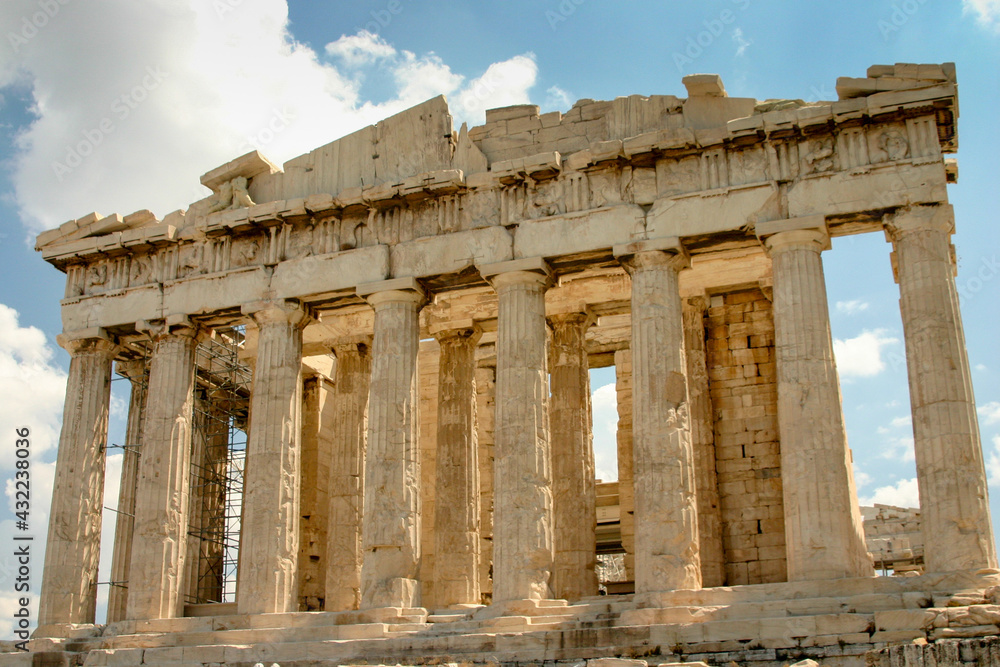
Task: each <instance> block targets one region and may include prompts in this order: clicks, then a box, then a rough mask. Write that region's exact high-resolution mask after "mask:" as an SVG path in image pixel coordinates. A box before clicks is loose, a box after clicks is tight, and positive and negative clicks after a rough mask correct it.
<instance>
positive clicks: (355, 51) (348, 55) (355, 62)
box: [326, 30, 396, 67]
mask: <svg viewBox="0 0 1000 667" xmlns="http://www.w3.org/2000/svg"><path fill="white" fill-rule="evenodd" d="M326 52H327V53H328V54H329V55H331V56H335V57H339V58H341V59H342V60H343V61H344V63H345V64H347V65H348V66H350V67H358V66H359V65H367V64H369V63H372V62H375V61H377V60H382V59H383V58H391V57H392V56H394V55H396V49H395V48H393V46H392V45H391V44H389V43H388V42H386V41H385V40H384V39H382V38H381V37H379V36H378V35H375V34H372V33H370V32H368V31H367V30H361V31H359V32H358V33H357V34H354V35H341V36H340V39H338V40H337V41H335V42H330V43H329V44H327V45H326Z"/></svg>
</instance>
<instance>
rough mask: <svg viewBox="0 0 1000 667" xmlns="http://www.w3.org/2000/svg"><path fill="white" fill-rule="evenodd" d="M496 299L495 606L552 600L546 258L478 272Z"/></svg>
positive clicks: (483, 268) (548, 278)
mask: <svg viewBox="0 0 1000 667" xmlns="http://www.w3.org/2000/svg"><path fill="white" fill-rule="evenodd" d="M480 272H481V273H482V275H483V277H485V278H486V279H487V280H489V281H490V283H491V284H492V285H493V288H494V289H495V290H496V292H497V295H498V300H499V308H498V315H497V344H496V345H497V387H496V432H495V433H496V453H495V461H494V494H495V495H494V507H493V602H494V604H496V603H498V602H501V603H502V602H512V601H515V600H539V599H544V598H551V597H552V591H551V588H550V578H551V574H552V562H553V557H554V555H553V533H552V453H551V449H550V442H549V418H548V407H549V406H548V403H549V381H548V380H549V377H548V364H547V358H546V357H547V354H546V352H547V349H546V348H547V337H548V326H547V324H546V321H545V290H546V289H547V288H548V286H549V285H550V284H551V282H552V277H551V274H550V273H549V270H548V267H547V266H546V265H545V264H544V263H543V262H542V261H541V260H515V261H512V262H503V263H500V264H491V265H488V266H483V267H480Z"/></svg>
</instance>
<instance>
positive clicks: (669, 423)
mask: <svg viewBox="0 0 1000 667" xmlns="http://www.w3.org/2000/svg"><path fill="white" fill-rule="evenodd" d="M615 255H616V256H617V257H619V258H620V259H621V261H622V263H623V265H624V266H625V269H626V271H628V272H629V275H630V276H631V277H632V374H633V375H632V377H633V385H632V389H633V424H632V429H633V438H634V454H635V465H634V470H633V476H634V480H635V591H636V594H638V595H643V594H648V593H657V592H662V591H671V590H677V589H697V588H701V563H700V559H699V552H698V508H697V501H696V497H695V481H694V479H695V470H694V453H693V451H692V448H691V425H690V406H689V403H688V390H687V381H686V374H687V365H686V361H685V355H684V327H683V317H682V313H681V298H680V294H679V292H678V275H677V274H678V272H679V271H680V270H681V269H683V268H685V267H686V266H688V259H687V255H686V253H685V252H684V250H683V248H681V247H680V245H679V244H675V245H665V246H664V247H662V249H661V248H660V247H659V246H656V245H653V244H651V243H636V244H632V245H629V246H624V247H616V248H615Z"/></svg>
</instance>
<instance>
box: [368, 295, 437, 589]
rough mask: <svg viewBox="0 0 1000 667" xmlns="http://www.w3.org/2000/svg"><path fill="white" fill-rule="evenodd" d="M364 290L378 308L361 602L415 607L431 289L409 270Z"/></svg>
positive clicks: (369, 415) (374, 345) (369, 403)
mask: <svg viewBox="0 0 1000 667" xmlns="http://www.w3.org/2000/svg"><path fill="white" fill-rule="evenodd" d="M358 294H359V295H361V296H363V297H365V299H366V300H367V301H368V303H369V304H371V306H372V307H373V308H374V309H375V336H374V341H373V344H372V371H371V386H370V389H369V394H368V450H367V452H366V455H365V489H364V519H363V521H362V527H361V533H362V544H363V552H364V557H363V563H362V566H361V609H381V608H413V607H417V606H419V604H420V581H419V578H418V576H417V575H418V570H419V567H420V456H419V443H418V440H417V431H418V428H419V424H420V420H419V418H418V412H417V407H418V406H417V382H418V380H417V353H418V352H419V347H420V322H419V319H418V315H419V312H420V307H421V306H422V305H423V303H424V301H425V296H424V292H423V290H422V289H421V287H420V286H419V285H418V284H417V282H416V281H415V280H412V279H406V278H403V279H398V280H389V281H386V282H384V283H376V284H372V285H363V286H359V287H358Z"/></svg>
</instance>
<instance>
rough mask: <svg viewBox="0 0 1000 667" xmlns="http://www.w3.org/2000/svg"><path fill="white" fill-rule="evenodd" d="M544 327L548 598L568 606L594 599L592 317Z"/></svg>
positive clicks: (562, 319)
mask: <svg viewBox="0 0 1000 667" xmlns="http://www.w3.org/2000/svg"><path fill="white" fill-rule="evenodd" d="M549 323H550V325H551V326H552V345H551V347H550V353H549V370H550V371H551V383H552V390H551V394H552V395H551V405H550V406H549V425H550V438H551V441H552V510H553V520H552V524H553V546H554V554H555V560H554V562H553V570H552V593H553V595H554V596H555V597H557V598H561V599H566V600H571V601H572V600H579V599H580V598H583V597H587V596H591V595H597V572H596V569H595V568H596V566H597V513H596V504H597V489H596V484H595V473H594V443H593V435H592V433H591V413H590V366H589V363H588V359H587V345H586V336H587V329H588V328H589V327H590V325H591V324H592V323H593V316H592V315H590V314H589V313H585V312H577V313H565V314H559V315H553V316H551V317H549Z"/></svg>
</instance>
